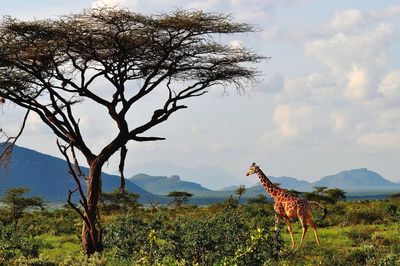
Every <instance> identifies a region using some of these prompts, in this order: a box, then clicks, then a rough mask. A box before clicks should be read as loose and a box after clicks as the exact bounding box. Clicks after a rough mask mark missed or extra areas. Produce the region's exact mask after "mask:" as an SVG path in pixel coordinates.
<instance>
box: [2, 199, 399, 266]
mask: <svg viewBox="0 0 400 266" xmlns="http://www.w3.org/2000/svg"><path fill="white" fill-rule="evenodd" d="M116 194H118V193H117V192H115V193H111V194H108V195H107V196H106V197H104V198H105V199H106V202H104V204H101V207H100V211H101V214H102V216H101V217H102V225H103V228H102V229H103V231H104V236H103V237H104V251H103V252H102V253H101V254H98V253H96V254H94V255H92V256H90V257H87V256H84V255H83V254H82V249H81V240H80V234H81V230H82V224H81V222H80V218H79V216H77V214H76V212H75V211H74V210H72V209H71V208H70V207H69V205H66V206H64V207H59V208H53V209H50V208H45V209H40V208H39V209H38V208H35V209H30V210H25V211H24V212H23V213H22V215H21V216H20V217H19V220H18V223H17V224H15V216H14V214H13V212H12V211H11V209H10V204H8V203H4V199H5V198H7V196H3V198H2V199H3V204H2V206H1V215H0V219H1V221H0V265H400V237H399V233H398V232H399V229H400V204H399V203H400V201H399V198H398V197H396V196H395V197H393V198H389V199H387V200H381V201H358V202H346V201H342V200H341V201H337V202H335V203H327V204H326V206H327V207H328V210H329V214H328V216H327V217H326V219H325V220H324V221H323V222H319V223H318V228H319V229H318V231H319V234H320V239H321V243H322V245H321V246H317V245H316V243H315V241H314V239H313V236H312V233H311V232H309V233H308V235H307V238H306V242H305V245H304V246H303V247H301V248H300V247H296V248H295V249H292V248H291V247H290V246H291V245H290V239H289V235H288V233H287V231H286V228H285V226H284V225H283V224H282V225H281V226H280V228H279V230H278V231H277V232H275V231H274V212H273V208H272V204H271V203H269V202H267V201H265V200H263V199H262V198H261V197H258V200H257V199H256V200H251V201H249V202H248V203H244V204H241V203H239V201H238V198H239V197H240V196H241V195H240V193H237V194H235V195H233V196H232V197H229V198H227V199H226V200H225V202H223V203H218V204H213V205H209V206H194V205H187V204H181V205H179V206H176V205H175V204H171V205H168V206H163V205H156V204H152V205H151V206H140V205H139V204H138V203H137V195H135V194H129V195H128V196H126V197H118V196H116ZM6 195H8V194H6ZM23 197H24V195H22V194H20V195H19V198H23ZM20 202H21V203H23V202H25V201H20ZM172 203H173V202H172ZM321 215H322V214H321V213H318V212H316V213H314V217H315V220H316V221H319V220H320V218H321ZM294 233H295V239H296V241H297V244H298V241H299V239H300V236H301V227H300V225H299V224H296V223H294Z"/></svg>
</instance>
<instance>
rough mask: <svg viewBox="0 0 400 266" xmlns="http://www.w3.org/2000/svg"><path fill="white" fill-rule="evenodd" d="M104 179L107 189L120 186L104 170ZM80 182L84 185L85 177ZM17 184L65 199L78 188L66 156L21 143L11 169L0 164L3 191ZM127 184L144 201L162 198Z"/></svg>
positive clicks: (51, 197)
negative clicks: (5, 169) (47, 153)
mask: <svg viewBox="0 0 400 266" xmlns="http://www.w3.org/2000/svg"><path fill="white" fill-rule="evenodd" d="M82 170H83V172H85V173H86V174H87V173H88V172H89V171H88V168H86V167H82ZM102 182H103V190H104V191H107V192H109V191H113V190H114V189H115V188H118V187H119V182H120V177H119V176H115V175H109V174H106V173H103V174H102ZM81 183H82V185H83V186H85V182H84V181H83V180H82V182H81ZM16 186H26V187H28V188H29V189H30V191H31V192H30V194H31V195H39V196H42V197H44V198H45V199H46V200H49V201H62V202H65V201H66V199H67V196H68V195H67V194H68V189H71V190H73V189H75V188H76V184H75V182H74V180H73V179H72V177H71V176H70V175H69V173H68V170H67V164H66V162H65V161H64V160H62V159H59V158H57V157H53V156H50V155H46V154H43V153H39V152H37V151H34V150H30V149H27V148H22V147H19V146H15V148H14V151H13V154H12V157H11V162H10V165H9V169H8V172H7V173H5V172H4V169H2V168H0V195H1V194H3V192H4V190H5V189H7V188H11V187H16ZM126 188H127V190H128V191H130V192H135V193H138V194H140V199H141V200H142V201H148V200H159V201H162V199H160V198H159V197H157V196H156V195H153V194H152V193H150V192H148V191H146V190H144V189H142V188H141V187H139V186H137V185H135V184H134V183H132V182H130V181H129V180H126ZM163 201H165V200H163Z"/></svg>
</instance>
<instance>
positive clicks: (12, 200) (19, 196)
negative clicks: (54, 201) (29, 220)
mask: <svg viewBox="0 0 400 266" xmlns="http://www.w3.org/2000/svg"><path fill="white" fill-rule="evenodd" d="M28 192H29V188H26V187H15V188H10V189H7V190H6V191H5V192H4V195H3V196H2V197H1V198H0V202H1V203H3V204H4V205H5V209H6V210H7V212H8V214H9V216H10V220H11V221H12V222H13V224H14V230H15V231H16V230H17V226H18V221H19V219H20V218H21V217H22V216H23V214H24V212H25V210H26V209H29V208H43V199H42V198H40V197H24V196H23V195H24V194H26V193H28Z"/></svg>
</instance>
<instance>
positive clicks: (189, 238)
mask: <svg viewBox="0 0 400 266" xmlns="http://www.w3.org/2000/svg"><path fill="white" fill-rule="evenodd" d="M249 217H250V215H248V214H247V213H246V210H245V209H241V208H230V207H229V206H227V207H226V208H223V209H222V210H221V211H219V212H217V213H208V214H206V215H204V216H200V217H195V216H193V215H184V216H178V217H176V218H175V219H173V218H171V216H167V215H165V214H163V213H160V214H157V215H156V216H154V217H153V218H152V219H150V220H145V219H138V218H137V217H136V216H133V215H126V216H122V217H119V218H118V219H117V220H116V221H115V222H114V223H111V224H110V225H108V226H107V228H106V233H105V239H104V243H105V246H106V248H110V249H113V256H115V257H116V258H117V259H125V258H127V257H131V259H132V261H136V262H137V263H141V264H150V265H151V264H154V263H161V262H163V261H165V260H176V261H177V262H179V263H189V264H196V263H198V264H200V265H214V264H216V263H222V262H223V261H228V260H229V261H230V260H231V259H233V258H235V259H234V260H235V261H238V262H242V264H243V263H244V264H243V265H247V263H256V264H257V263H260V262H262V261H266V260H272V259H277V253H278V251H279V249H280V248H281V247H282V239H281V238H280V236H279V235H276V234H275V233H271V232H270V231H269V228H272V224H271V221H272V220H271V219H270V218H269V217H268V216H265V217H264V218H262V216H261V215H260V216H258V217H257V218H259V219H260V221H256V219H252V218H249ZM259 225H263V226H265V227H263V228H261V227H259ZM252 228H255V229H254V230H253V229H252ZM249 232H252V233H249Z"/></svg>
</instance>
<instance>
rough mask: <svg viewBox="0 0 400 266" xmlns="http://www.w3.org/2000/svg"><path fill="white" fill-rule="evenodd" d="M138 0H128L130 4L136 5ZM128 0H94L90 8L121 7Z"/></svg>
mask: <svg viewBox="0 0 400 266" xmlns="http://www.w3.org/2000/svg"><path fill="white" fill-rule="evenodd" d="M138 1H139V0H129V4H130V5H133V6H134V5H136V4H137V2H138ZM127 3H128V0H96V1H94V2H93V3H92V6H91V8H102V7H116V8H121V7H124V6H126V4H127Z"/></svg>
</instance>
